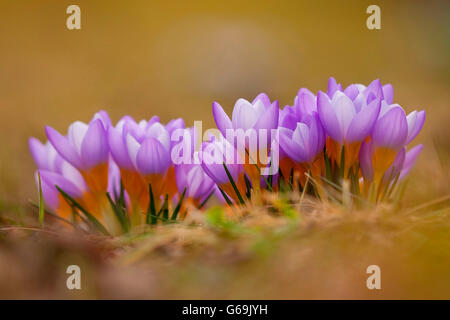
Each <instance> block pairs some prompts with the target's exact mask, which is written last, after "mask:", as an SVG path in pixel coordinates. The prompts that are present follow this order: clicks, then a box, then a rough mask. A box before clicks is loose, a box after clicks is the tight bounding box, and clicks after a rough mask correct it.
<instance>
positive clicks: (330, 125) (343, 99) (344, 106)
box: [317, 91, 381, 145]
mask: <svg viewBox="0 0 450 320" xmlns="http://www.w3.org/2000/svg"><path fill="white" fill-rule="evenodd" d="M380 106H381V100H380V99H379V98H375V99H374V100H372V101H371V102H370V103H367V102H366V101H365V100H362V101H361V103H360V104H355V103H354V101H352V100H351V99H350V98H349V97H348V96H347V95H345V94H344V93H343V92H342V91H335V92H334V95H333V97H332V98H331V99H330V98H329V96H328V95H327V94H325V93H323V92H322V91H319V92H318V94H317V109H318V113H319V117H320V120H321V122H322V124H323V127H324V129H325V131H326V133H327V134H328V136H329V137H330V138H331V139H332V140H334V141H336V142H338V143H339V144H340V145H343V144H345V143H348V144H350V143H358V142H361V141H363V140H364V139H365V138H367V136H369V134H370V133H371V132H372V129H373V127H374V125H375V123H376V121H377V118H378V114H379V112H380Z"/></svg>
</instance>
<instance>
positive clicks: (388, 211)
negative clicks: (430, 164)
mask: <svg viewBox="0 0 450 320" xmlns="http://www.w3.org/2000/svg"><path fill="white" fill-rule="evenodd" d="M292 198H293V200H294V201H293V202H294V203H298V195H295V194H293V195H292ZM438 200H439V201H434V202H430V203H423V204H422V205H420V206H417V207H405V206H400V207H399V208H394V207H393V206H391V205H382V206H378V207H377V208H374V209H365V210H363V211H357V210H353V211H349V210H347V209H345V208H343V207H341V206H339V205H336V204H323V203H317V202H314V201H313V200H312V199H306V200H305V201H304V202H303V204H302V205H301V207H300V206H298V205H294V206H286V204H285V202H284V201H281V200H280V199H279V198H277V197H275V198H273V199H270V203H271V206H270V207H251V208H247V209H246V214H247V216H246V218H245V219H244V220H243V221H241V222H236V221H235V220H234V219H233V218H232V216H230V213H229V212H226V209H224V208H222V207H212V208H211V209H209V211H208V212H207V213H206V214H205V213H201V212H195V211H194V212H191V214H190V215H189V216H188V218H187V219H186V220H184V221H183V222H182V223H176V224H168V225H158V226H157V227H154V228H151V229H148V230H147V232H146V233H145V234H143V235H139V236H122V237H118V238H104V237H99V236H94V235H83V234H80V233H76V232H73V231H71V230H69V229H68V228H67V229H66V228H62V230H61V227H60V226H57V225H55V224H54V221H53V222H52V221H51V219H49V218H48V217H46V225H47V228H46V229H44V230H42V229H39V228H37V227H36V228H27V227H21V226H19V225H15V226H13V225H11V226H9V227H7V226H4V227H2V228H1V232H0V270H2V272H1V273H0V298H68V299H77V298H106V299H109V298H112V299H116V298H125V299H129V298H138V299H140V298H149V299H161V298H169V299H170V298H176V299H183V298H185V299H186V298H191V299H231V298H234V299H239V298H243V299H244V298H247V299H249V298H253V299H262V298H272V299H299V298H300V299H316V298H325V299H329V298H330V299H334V298H343V299H348V298H352V299H355V298H356V299H361V298H368V299H381V298H387V299H394V298H395V299H398V298H411V299H431V298H437V299H449V298H450V277H449V272H450V232H449V231H450V219H449V218H450V207H449V199H448V198H442V199H438ZM34 221H35V222H34V225H35V226H37V225H38V223H37V219H36V218H34ZM3 222H4V225H5V224H8V223H5V221H3ZM32 225H33V224H32ZM55 227H57V228H55ZM71 264H76V265H79V266H80V268H81V276H82V290H73V291H70V290H68V289H67V288H66V279H67V277H68V275H67V274H66V273H65V271H66V268H67V266H68V265H71ZM373 264H375V265H378V266H380V268H381V287H382V289H381V290H368V289H367V288H366V279H367V277H368V276H369V275H368V274H366V268H367V267H368V266H369V265H373Z"/></svg>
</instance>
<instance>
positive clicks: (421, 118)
mask: <svg viewBox="0 0 450 320" xmlns="http://www.w3.org/2000/svg"><path fill="white" fill-rule="evenodd" d="M406 120H407V122H408V138H407V139H406V144H408V143H410V142H411V141H412V140H414V138H415V137H416V136H417V135H418V134H419V132H420V130H422V127H423V124H424V123H425V111H423V110H422V111H419V112H417V111H413V112H411V113H410V114H408V116H407V117H406Z"/></svg>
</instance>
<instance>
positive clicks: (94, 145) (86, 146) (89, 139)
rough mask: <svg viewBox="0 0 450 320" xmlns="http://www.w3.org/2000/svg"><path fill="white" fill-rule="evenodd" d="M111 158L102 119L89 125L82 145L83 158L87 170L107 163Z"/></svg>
mask: <svg viewBox="0 0 450 320" xmlns="http://www.w3.org/2000/svg"><path fill="white" fill-rule="evenodd" d="M108 156H109V146H108V139H107V137H106V132H105V128H104V127H103V123H102V121H101V120H100V119H97V120H94V121H92V122H91V123H90V124H89V128H88V130H87V132H86V135H85V136H84V139H83V143H82V144H81V157H82V159H83V164H84V165H85V168H86V169H90V168H93V167H95V166H97V165H99V164H103V163H106V162H107V161H108Z"/></svg>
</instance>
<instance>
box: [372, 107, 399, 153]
mask: <svg viewBox="0 0 450 320" xmlns="http://www.w3.org/2000/svg"><path fill="white" fill-rule="evenodd" d="M407 134H408V123H407V121H406V115H405V111H403V109H402V108H401V107H393V108H392V109H391V110H389V111H388V112H386V113H385V114H384V116H382V117H381V118H379V119H378V121H377V123H376V124H375V127H374V130H373V134H372V138H373V141H374V143H375V145H377V146H381V147H386V148H391V149H394V150H396V149H400V148H401V147H403V146H404V145H405V142H406V137H407Z"/></svg>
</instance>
